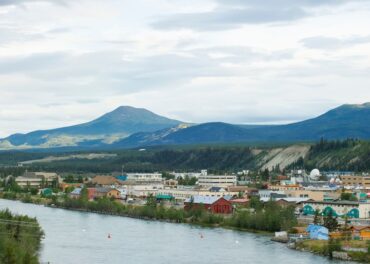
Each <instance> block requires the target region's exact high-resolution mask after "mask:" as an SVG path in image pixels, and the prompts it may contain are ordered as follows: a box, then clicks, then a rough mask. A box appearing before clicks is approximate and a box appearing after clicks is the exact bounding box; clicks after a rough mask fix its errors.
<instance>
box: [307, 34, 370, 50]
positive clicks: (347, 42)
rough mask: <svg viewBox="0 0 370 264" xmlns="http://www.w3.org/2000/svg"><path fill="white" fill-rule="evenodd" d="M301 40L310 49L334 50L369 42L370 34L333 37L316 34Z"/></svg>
mask: <svg viewBox="0 0 370 264" xmlns="http://www.w3.org/2000/svg"><path fill="white" fill-rule="evenodd" d="M301 42H302V43H303V45H304V46H305V47H307V48H310V49H321V50H332V49H341V48H346V47H350V46H353V45H358V44H364V43H369V42H370V35H369V36H352V37H348V38H331V37H324V36H316V37H311V38H305V39H303V40H302V41H301Z"/></svg>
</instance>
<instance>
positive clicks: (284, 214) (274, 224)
mask: <svg viewBox="0 0 370 264" xmlns="http://www.w3.org/2000/svg"><path fill="white" fill-rule="evenodd" d="M51 204H53V205H55V206H57V207H62V208H66V209H78V210H86V211H92V212H99V213H107V214H115V215H122V216H130V217H136V218H145V219H153V220H165V221H171V222H176V223H191V224H198V225H204V226H220V227H228V228H237V229H248V230H255V231H268V232H274V231H281V230H289V229H290V228H291V227H293V226H294V225H296V224H297V220H296V217H295V215H294V208H293V207H287V208H283V207H281V206H279V205H278V204H277V203H276V202H273V201H271V202H268V203H266V204H263V203H260V202H259V200H257V199H256V201H254V202H253V203H251V207H249V208H243V209H240V210H236V212H234V213H233V214H232V215H219V214H212V213H210V212H207V211H205V210H200V209H193V210H184V209H182V208H176V207H174V206H164V205H163V204H158V203H157V201H156V200H155V198H154V197H148V198H147V201H146V205H143V206H137V205H126V204H122V203H121V202H120V201H115V200H111V199H108V198H99V199H97V200H95V201H88V200H87V194H86V192H85V191H84V190H82V195H81V197H80V198H79V199H71V198H69V197H65V198H63V199H60V198H59V199H58V198H56V197H53V198H52V201H51Z"/></svg>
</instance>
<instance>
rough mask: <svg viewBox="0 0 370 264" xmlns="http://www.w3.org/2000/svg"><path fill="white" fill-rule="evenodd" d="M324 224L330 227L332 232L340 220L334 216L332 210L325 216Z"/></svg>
mask: <svg viewBox="0 0 370 264" xmlns="http://www.w3.org/2000/svg"><path fill="white" fill-rule="evenodd" d="M324 226H325V227H326V228H327V229H329V231H330V232H331V231H334V230H336V229H337V228H338V221H337V218H336V217H334V216H333V211H332V210H330V211H329V213H328V214H327V216H325V217H324Z"/></svg>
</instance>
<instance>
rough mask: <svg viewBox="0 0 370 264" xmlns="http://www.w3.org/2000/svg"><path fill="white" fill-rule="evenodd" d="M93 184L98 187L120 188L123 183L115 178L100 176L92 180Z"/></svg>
mask: <svg viewBox="0 0 370 264" xmlns="http://www.w3.org/2000/svg"><path fill="white" fill-rule="evenodd" d="M91 183H92V184H94V185H97V186H118V185H122V183H123V182H122V181H120V180H118V179H117V178H116V177H113V176H104V175H98V176H95V177H94V178H92V179H91Z"/></svg>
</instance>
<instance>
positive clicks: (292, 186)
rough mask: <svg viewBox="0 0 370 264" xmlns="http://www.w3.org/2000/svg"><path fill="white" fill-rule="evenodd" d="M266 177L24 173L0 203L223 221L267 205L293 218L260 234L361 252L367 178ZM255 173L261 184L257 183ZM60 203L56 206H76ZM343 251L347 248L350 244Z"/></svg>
mask: <svg viewBox="0 0 370 264" xmlns="http://www.w3.org/2000/svg"><path fill="white" fill-rule="evenodd" d="M269 173H270V172H268V171H267V170H266V171H262V172H261V177H257V178H256V177H253V176H252V174H253V172H251V171H248V170H243V171H239V172H237V173H234V174H225V175H212V174H209V173H208V171H207V170H201V171H200V172H164V173H132V172H130V173H125V172H124V167H123V168H122V172H121V173H112V174H111V175H78V176H77V175H71V174H69V175H64V176H61V175H58V174H57V173H52V172H28V171H26V172H24V174H23V175H21V176H18V177H13V176H11V175H9V176H7V177H6V178H5V179H4V181H3V183H2V188H1V189H0V191H1V192H0V195H1V196H0V197H2V198H7V199H20V200H23V201H25V202H34V203H45V201H49V202H47V204H48V205H49V206H55V205H58V204H59V205H60V203H59V202H58V201H61V200H68V201H69V203H70V204H71V203H72V204H73V200H75V201H78V200H80V199H81V197H82V196H83V195H85V196H86V199H87V201H97V200H101V199H108V200H109V201H114V203H118V204H122V205H128V206H132V207H134V208H140V207H145V206H148V205H149V204H150V203H152V204H154V206H157V205H160V206H162V207H163V208H176V209H178V210H184V211H204V212H206V213H207V214H211V215H215V216H220V215H221V216H223V217H226V218H228V217H230V216H232V215H237V214H238V213H240V212H243V211H245V212H248V213H251V212H252V213H253V210H257V207H258V206H260V207H262V208H264V207H266V206H267V204H268V203H271V202H273V203H274V204H275V205H277V206H278V207H281V208H291V209H292V210H293V213H294V216H295V217H296V219H297V221H296V222H293V223H294V226H293V224H292V225H291V226H289V230H282V228H281V227H280V226H279V227H277V228H275V229H274V228H272V229H270V228H267V230H269V231H276V236H275V237H274V238H273V240H275V241H280V242H286V243H289V245H291V244H292V243H293V246H294V247H297V248H299V247H302V245H304V243H305V240H324V241H325V240H327V241H329V240H330V241H331V240H333V239H334V240H335V241H337V240H338V239H341V238H345V237H346V238H347V241H364V243H362V244H361V243H360V244H359V245H360V247H359V248H356V249H354V250H356V251H360V252H364V253H366V252H367V248H362V247H361V246H364V247H366V241H370V175H368V174H359V173H357V174H355V173H353V172H345V171H329V172H320V171H319V170H318V169H314V170H312V171H311V172H309V173H307V172H306V171H305V170H303V169H298V170H291V171H290V172H288V173H286V175H277V176H276V177H272V176H271V175H270V176H267V175H266V174H269ZM262 174H265V175H264V176H265V177H264V179H266V180H265V181H263V180H261V179H262ZM266 176H267V177H266ZM272 178H274V180H272ZM66 204H68V203H65V204H64V205H63V206H61V207H69V208H74V209H78V207H79V206H76V205H69V206H68V205H66ZM103 211H104V210H103ZM104 212H106V211H104ZM262 229H263V228H261V230H262ZM265 229H266V228H265ZM348 237H349V239H348ZM356 245H358V242H357V243H356ZM343 248H345V249H347V250H348V248H349V250H351V249H353V246H352V247H351V246H347V247H343ZM337 250H338V249H337ZM338 251H340V253H338V252H335V253H336V254H339V255H338V256H339V258H341V259H350V257H349V255H347V253H346V252H341V251H342V250H341V249H339V250H338ZM338 256H337V257H338Z"/></svg>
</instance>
